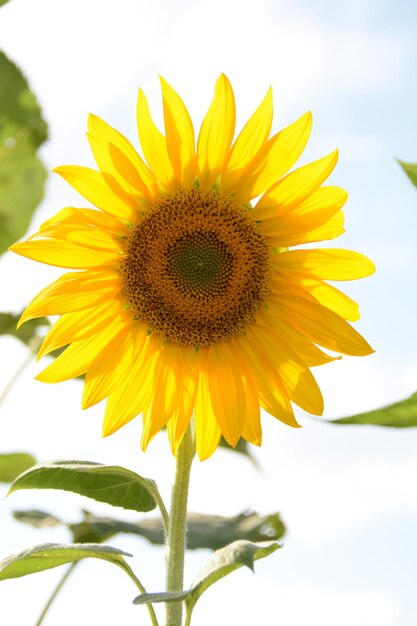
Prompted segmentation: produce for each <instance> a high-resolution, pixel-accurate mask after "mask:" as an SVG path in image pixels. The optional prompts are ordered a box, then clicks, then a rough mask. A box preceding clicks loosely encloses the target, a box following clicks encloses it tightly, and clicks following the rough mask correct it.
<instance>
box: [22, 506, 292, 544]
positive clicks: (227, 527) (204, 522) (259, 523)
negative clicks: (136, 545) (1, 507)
mask: <svg viewBox="0 0 417 626" xmlns="http://www.w3.org/2000/svg"><path fill="white" fill-rule="evenodd" d="M83 514H84V519H83V520H82V521H81V522H78V523H75V524H74V523H70V522H64V521H62V520H60V519H58V518H57V517H56V516H55V515H51V514H50V513H46V512H44V511H38V510H29V511H14V512H13V515H14V517H15V518H16V519H17V520H18V521H20V522H24V523H26V524H30V525H31V526H35V527H37V528H44V527H47V526H56V525H63V526H66V527H67V528H68V529H69V530H70V531H71V534H72V538H73V541H75V542H77V543H84V542H90V543H91V542H93V543H101V542H102V541H107V540H108V539H109V538H110V537H113V536H114V535H116V534H118V533H127V534H132V535H139V536H141V537H144V538H145V539H147V540H148V541H150V542H151V543H154V544H159V545H163V544H165V534H164V529H163V526H162V522H161V520H160V518H154V519H146V520H141V521H139V522H125V521H123V520H119V519H114V518H111V517H99V516H97V515H93V514H92V513H90V512H89V511H85V510H84V511H83ZM284 533H285V526H284V524H283V522H282V520H281V518H280V516H279V515H278V513H275V514H273V515H266V516H261V515H258V514H257V513H242V514H240V515H236V516H235V517H230V518H229V517H220V516H217V515H198V514H196V513H190V514H189V515H188V517H187V548H188V549H189V550H196V549H198V548H208V549H210V550H217V549H218V548H220V547H224V546H225V545H227V544H228V543H231V542H232V541H237V540H238V539H246V540H249V541H255V542H259V541H265V540H268V539H269V540H270V539H274V540H275V539H280V538H281V537H282V536H283V535H284Z"/></svg>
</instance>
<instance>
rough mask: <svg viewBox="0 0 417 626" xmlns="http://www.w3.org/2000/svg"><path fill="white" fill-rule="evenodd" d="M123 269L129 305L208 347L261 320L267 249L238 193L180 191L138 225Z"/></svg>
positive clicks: (153, 323)
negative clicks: (234, 195) (239, 200)
mask: <svg viewBox="0 0 417 626" xmlns="http://www.w3.org/2000/svg"><path fill="white" fill-rule="evenodd" d="M122 276H123V282H124V291H125V294H126V298H127V301H128V304H129V306H130V308H131V310H132V311H133V313H134V315H135V317H137V318H138V319H141V320H144V321H146V323H147V324H148V327H149V330H150V332H154V333H160V334H162V335H163V336H164V338H165V339H166V340H167V341H170V342H172V343H176V344H179V345H193V346H207V345H211V344H213V343H218V342H221V341H227V340H229V339H231V338H232V337H234V336H237V335H241V334H244V332H245V330H246V328H247V325H248V324H249V323H251V322H254V321H255V318H256V314H257V312H258V311H259V309H260V308H261V307H262V306H263V304H264V302H265V297H266V295H267V293H268V276H269V249H268V246H267V244H266V238H265V237H264V236H263V235H262V234H261V233H260V231H259V227H258V225H257V224H256V222H255V221H254V220H253V219H252V218H251V215H250V213H249V212H248V211H247V210H246V209H245V208H243V207H241V206H239V205H238V204H237V203H236V202H235V201H234V200H233V198H231V197H223V196H221V195H220V194H218V193H216V192H214V191H208V190H204V189H191V190H188V191H184V190H179V191H177V192H175V193H173V194H169V195H167V196H164V197H161V198H160V200H159V201H158V202H156V203H155V205H154V206H153V207H152V209H151V210H150V211H149V212H148V213H147V214H146V216H145V217H144V219H143V220H142V221H141V222H139V223H138V224H136V225H135V226H134V227H133V228H132V230H131V234H130V236H129V238H128V240H127V244H126V249H125V255H124V258H123V260H122Z"/></svg>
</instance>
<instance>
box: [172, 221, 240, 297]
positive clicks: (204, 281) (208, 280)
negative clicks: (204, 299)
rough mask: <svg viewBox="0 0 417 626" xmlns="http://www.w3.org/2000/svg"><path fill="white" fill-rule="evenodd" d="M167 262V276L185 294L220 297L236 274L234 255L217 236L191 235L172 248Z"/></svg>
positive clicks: (196, 232)
mask: <svg viewBox="0 0 417 626" xmlns="http://www.w3.org/2000/svg"><path fill="white" fill-rule="evenodd" d="M167 259H168V262H167V273H168V274H169V275H170V276H171V278H172V281H173V283H174V284H175V286H176V288H177V289H178V291H180V292H183V293H187V292H190V291H192V292H194V293H195V294H196V295H197V294H201V295H206V296H215V295H216V294H220V293H221V291H222V290H224V289H225V286H226V284H227V282H228V280H229V278H230V276H231V274H232V271H233V255H232V253H231V251H230V250H229V248H228V246H227V244H226V243H225V242H224V241H222V240H221V239H219V237H218V236H217V235H216V234H215V233H213V232H204V231H203V232H201V231H195V232H192V233H187V234H186V235H184V237H181V238H180V239H178V240H177V241H175V242H174V243H173V244H171V246H170V247H169V249H168V251H167Z"/></svg>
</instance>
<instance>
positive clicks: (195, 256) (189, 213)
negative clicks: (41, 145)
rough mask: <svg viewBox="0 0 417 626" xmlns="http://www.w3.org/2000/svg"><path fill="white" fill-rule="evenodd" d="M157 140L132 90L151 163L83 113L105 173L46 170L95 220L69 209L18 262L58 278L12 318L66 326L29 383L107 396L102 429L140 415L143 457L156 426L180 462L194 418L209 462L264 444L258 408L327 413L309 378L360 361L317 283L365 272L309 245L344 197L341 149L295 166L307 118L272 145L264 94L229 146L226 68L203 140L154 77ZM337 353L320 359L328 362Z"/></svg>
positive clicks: (329, 289) (338, 295)
mask: <svg viewBox="0 0 417 626" xmlns="http://www.w3.org/2000/svg"><path fill="white" fill-rule="evenodd" d="M161 89H162V99H163V113H164V125H165V134H162V133H161V132H160V130H159V129H158V128H157V127H156V125H155V124H154V122H153V120H152V117H151V115H150V112H149V107H148V102H147V99H146V97H145V95H144V93H143V92H142V91H141V90H139V97H138V104H137V122H138V132H139V140H140V144H141V147H142V151H143V155H144V159H145V160H144V159H143V158H142V157H141V156H140V155H139V154H138V152H137V151H136V149H135V148H134V147H133V146H132V144H131V143H130V142H129V141H128V140H127V139H126V138H125V137H124V136H123V135H121V134H120V133H119V132H118V131H117V130H115V129H114V128H112V127H111V126H109V125H108V124H107V123H106V122H104V121H103V120H101V119H100V118H98V117H96V116H95V115H91V116H90V117H89V121H88V139H89V142H90V145H91V149H92V151H93V154H94V157H95V160H96V162H97V165H98V170H94V169H89V168H87V167H79V166H62V167H58V168H56V169H55V172H57V173H58V174H60V175H61V176H62V177H63V178H64V179H65V180H66V181H67V182H68V183H69V184H70V185H72V187H73V188H74V189H75V190H76V191H78V192H79V193H80V194H81V195H82V196H84V198H85V199H86V200H87V201H88V202H89V203H91V204H92V205H94V206H95V207H96V208H95V209H92V208H71V207H70V208H64V209H62V210H61V211H60V212H59V213H58V214H57V215H55V217H53V218H51V219H50V220H48V221H47V222H45V223H44V224H43V225H42V226H41V228H40V230H39V232H38V233H36V234H35V235H32V236H31V237H29V239H28V240H27V241H25V242H22V243H17V244H15V245H14V246H13V247H12V249H13V250H14V252H17V253H18V254H21V255H23V256H26V257H29V258H30V259H33V260H36V261H40V262H42V263H47V264H51V265H56V266H59V267H63V268H68V269H70V270H73V271H70V272H68V273H66V274H64V275H63V276H62V277H61V278H59V279H58V280H56V281H55V282H54V283H52V284H51V285H49V286H48V287H46V288H45V289H43V290H42V291H41V292H40V293H39V294H38V295H37V296H36V297H35V298H34V299H33V300H32V302H31V303H30V304H29V306H28V307H27V309H26V311H25V312H24V314H23V316H22V318H21V320H20V323H23V322H25V321H27V320H29V319H32V318H36V317H39V316H44V315H60V316H61V317H60V318H59V319H58V321H57V322H56V323H55V324H54V325H53V327H52V328H51V329H50V331H49V332H48V334H47V336H46V338H45V340H44V341H43V344H42V346H41V348H40V351H39V355H38V358H40V357H42V356H43V355H46V354H48V353H50V352H52V351H54V350H56V349H57V348H62V347H64V346H67V347H66V348H65V350H64V351H63V352H62V353H61V354H60V355H59V356H58V357H57V358H56V359H55V360H54V361H53V362H52V363H50V364H49V365H48V366H47V367H46V369H44V370H43V371H42V372H41V373H40V374H39V375H38V377H37V378H38V379H39V380H41V381H43V382H48V383H54V382H59V381H64V380H67V379H70V378H73V377H77V376H80V375H82V374H85V381H84V391H83V398H82V406H83V408H87V407H90V406H91V405H94V404H96V403H98V402H100V401H102V400H104V399H107V403H106V409H105V416H104V423H103V434H104V435H110V434H111V433H113V432H115V431H116V430H117V429H119V428H120V427H121V426H123V425H124V424H126V423H127V422H129V421H130V420H132V419H133V418H134V417H135V416H137V415H138V414H140V413H141V414H142V416H143V429H142V440H141V445H142V448H143V449H145V448H146V447H147V445H148V443H149V442H150V440H151V439H152V438H153V437H154V435H155V434H156V433H157V432H158V431H159V430H161V429H162V428H163V427H165V426H166V428H167V431H168V435H169V440H170V444H171V448H172V451H173V453H174V454H176V452H177V450H178V446H179V444H180V442H181V439H182V437H183V435H184V433H185V430H186V429H187V426H188V424H189V422H190V419H191V417H192V415H194V416H195V429H196V441H197V451H198V454H199V457H200V458H201V459H204V458H207V457H209V456H210V455H211V454H212V453H213V452H214V450H215V449H216V447H217V445H218V443H219V440H220V437H221V435H223V436H224V438H225V439H226V441H227V442H228V443H229V444H230V445H231V446H235V445H236V443H237V441H238V440H239V438H240V437H243V438H245V439H246V440H247V441H249V442H251V443H253V444H255V445H260V443H261V439H262V430H261V420H260V408H261V407H262V408H263V409H264V410H265V411H267V412H268V413H270V414H271V415H273V416H274V417H276V418H277V419H278V420H280V421H281V422H284V423H285V424H288V425H289V426H294V427H297V426H298V423H297V421H296V418H295V416H294V411H293V404H296V405H298V406H299V407H301V408H302V409H303V410H305V411H307V412H309V413H312V414H315V415H320V414H321V413H322V411H323V400H322V395H321V392H320V389H319V387H318V385H317V383H316V381H315V379H314V377H313V375H312V373H311V371H310V368H311V367H313V366H317V365H322V364H324V363H328V362H329V361H332V360H334V359H335V358H340V357H339V356H338V355H339V354H348V355H357V356H360V355H366V354H370V353H371V352H372V348H370V346H369V345H368V343H367V342H366V341H365V340H364V339H363V338H362V337H361V335H359V334H358V332H357V331H355V330H354V329H353V328H352V326H351V325H350V324H349V323H348V322H349V321H355V320H357V319H358V318H359V313H358V306H357V305H356V304H355V303H354V302H353V301H352V300H351V299H350V298H348V297H347V296H346V295H344V294H343V293H342V292H340V291H339V290H338V289H336V288H335V287H334V286H332V285H330V284H328V283H326V282H324V281H325V280H331V281H335V280H351V279H357V278H361V277H364V276H367V275H369V274H371V273H372V272H373V271H374V266H373V264H372V263H371V262H370V261H369V260H368V259H367V258H366V257H364V256H363V255H361V254H359V253H357V252H351V251H347V250H339V249H334V248H318V249H313V248H311V247H305V248H303V247H301V248H296V249H293V247H294V246H299V245H300V244H310V243H311V242H316V241H319V240H329V239H334V238H335V237H337V236H339V235H340V234H341V233H343V232H344V229H343V214H342V211H341V208H342V206H343V205H344V203H345V201H346V198H347V194H346V192H345V191H344V190H343V189H340V188H339V187H335V186H322V184H323V182H324V181H325V180H326V179H327V177H328V176H329V175H330V173H331V172H332V170H333V168H334V167H335V165H336V162H337V158H338V155H337V152H336V151H335V152H332V153H331V154H330V155H328V156H326V157H324V158H322V159H319V160H318V161H314V162H313V163H310V164H308V165H304V166H302V167H299V168H298V169H295V170H293V171H291V172H290V173H288V172H289V170H290V169H291V168H292V167H293V165H294V164H295V162H296V161H297V159H298V158H299V156H300V155H301V153H302V151H303V150H304V147H305V145H306V143H307V140H308V137H309V134H310V130H311V124H312V118H311V114H310V113H306V114H305V115H303V116H302V117H301V118H300V119H298V120H297V121H295V122H294V123H293V124H291V125H290V126H288V127H286V128H284V129H283V130H281V131H280V132H278V133H277V134H275V135H273V136H271V137H269V135H270V130H271V124H272V112H273V107H272V92H271V89H269V90H268V92H267V94H266V96H265V98H264V100H263V101H262V102H261V104H260V105H259V107H258V108H257V109H256V111H255V112H254V113H253V115H252V117H250V119H249V120H248V122H247V123H246V125H245V126H244V128H243V129H242V131H241V132H240V134H239V135H238V136H237V138H236V140H235V141H233V138H234V134H235V101H234V96H233V90H232V87H231V85H230V83H229V81H228V79H227V78H226V76H224V75H223V74H222V75H221V76H220V77H219V78H218V80H217V83H216V86H215V92H214V97H213V101H212V103H211V105H210V108H209V109H208V112H207V114H206V116H205V118H204V120H203V122H202V125H201V129H200V132H199V135H198V139H197V145H196V144H195V138H194V129H193V124H192V122H191V119H190V116H189V113H188V111H187V109H186V107H185V105H184V103H183V101H182V100H181V98H180V96H179V95H178V94H177V93H176V92H175V91H174V89H173V88H172V87H171V86H170V85H169V84H168V83H167V82H166V81H165V80H163V79H162V80H161ZM323 348H324V350H330V352H331V353H330V354H329V353H328V352H325V351H324V350H323Z"/></svg>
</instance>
